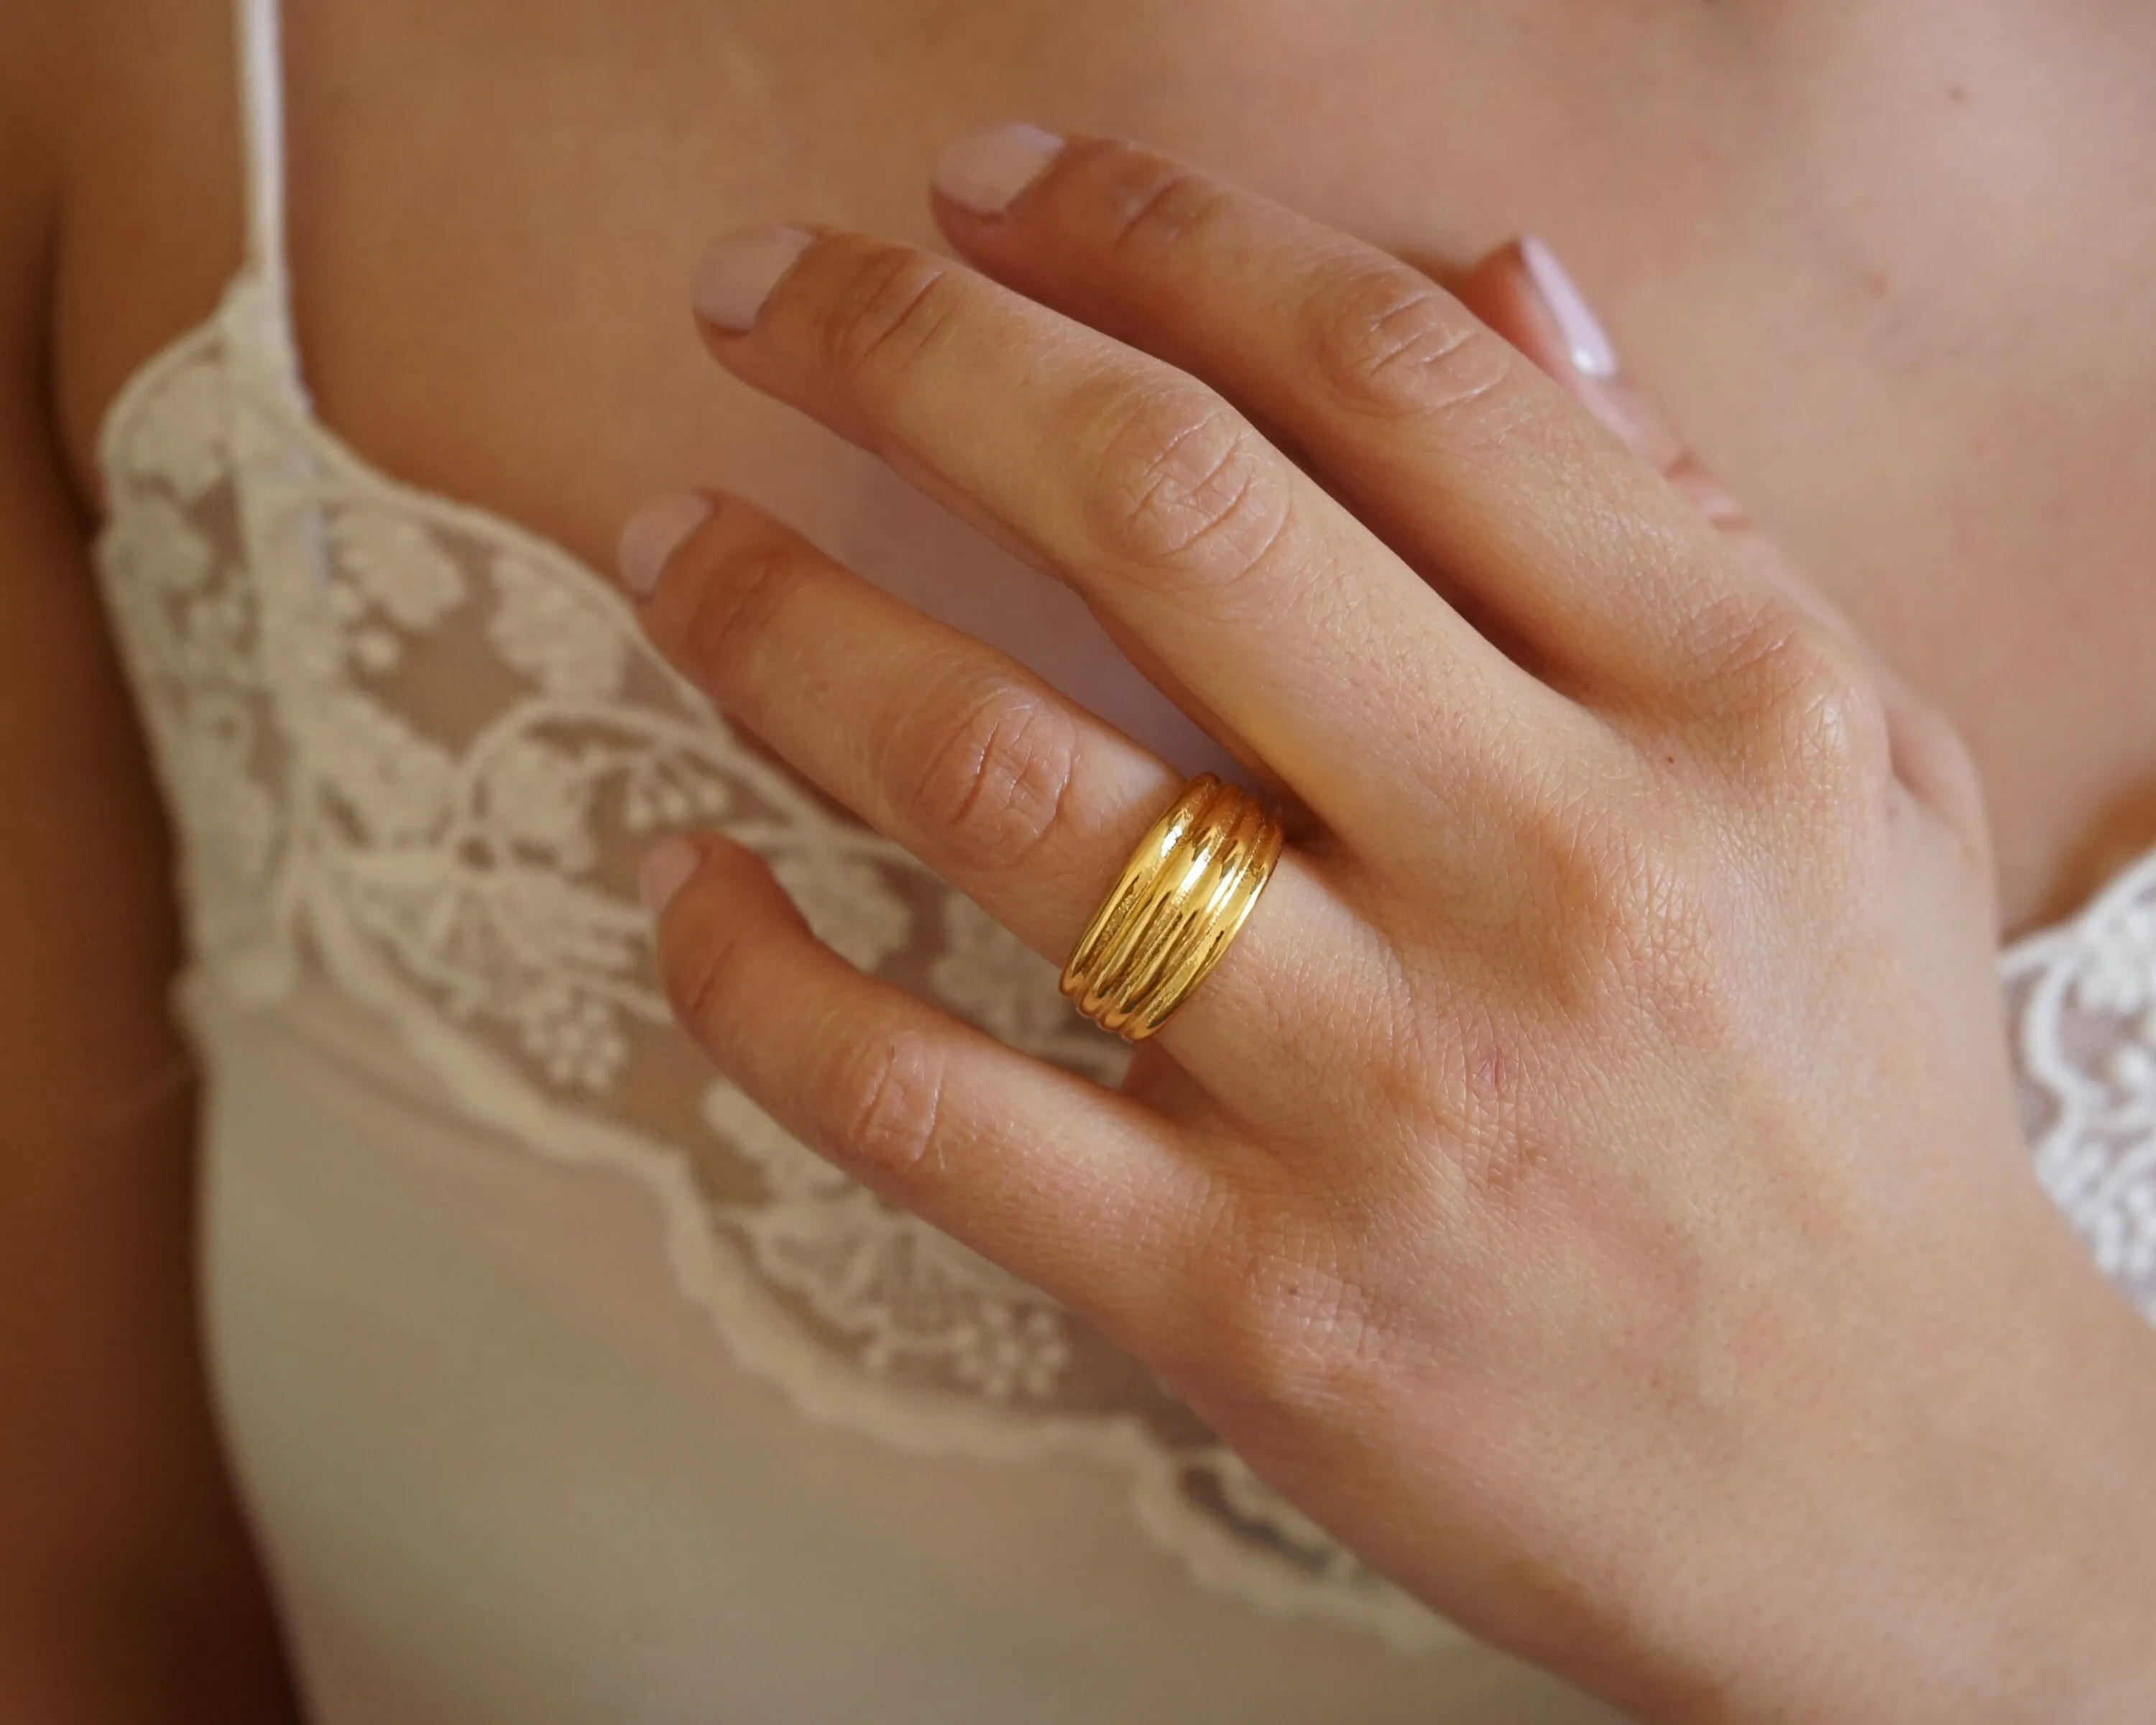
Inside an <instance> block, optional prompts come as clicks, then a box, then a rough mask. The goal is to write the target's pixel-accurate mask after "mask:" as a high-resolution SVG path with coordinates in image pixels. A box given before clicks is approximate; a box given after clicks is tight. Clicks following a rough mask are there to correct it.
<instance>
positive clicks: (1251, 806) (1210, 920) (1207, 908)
mask: <svg viewBox="0 0 2156 1725" xmlns="http://www.w3.org/2000/svg"><path fill="white" fill-rule="evenodd" d="M1284 836H1285V835H1284V834H1282V833H1281V824H1280V823H1279V822H1278V821H1277V820H1276V819H1273V817H1272V816H1271V815H1270V814H1267V813H1266V811H1265V804H1264V803H1260V802H1259V801H1258V799H1257V798H1255V797H1253V796H1251V795H1250V794H1249V793H1247V792H1245V791H1241V790H1239V789H1237V788H1235V786H1234V785H1231V784H1224V783H1222V782H1221V781H1220V780H1219V779H1217V778H1214V776H1213V775H1212V774H1211V773H1199V775H1198V777H1197V778H1193V779H1192V780H1191V781H1190V783H1188V784H1187V785H1185V786H1184V787H1183V794H1182V795H1181V796H1179V797H1178V798H1176V799H1175V802H1174V804H1173V806H1172V807H1171V808H1170V809H1168V813H1167V814H1163V815H1162V816H1161V818H1160V819H1158V820H1157V821H1155V822H1154V823H1153V825H1152V831H1151V832H1149V833H1147V834H1146V835H1145V838H1144V839H1142V841H1141V842H1140V844H1139V845H1138V848H1137V850H1134V851H1132V853H1131V860H1129V861H1128V862H1127V863H1125V864H1124V865H1123V872H1122V874H1121V875H1118V876H1117V877H1116V884H1115V885H1114V886H1111V887H1110V888H1109V889H1108V894H1107V896H1106V897H1105V898H1103V899H1102V900H1101V907H1100V909H1098V910H1096V911H1094V912H1093V920H1092V921H1091V922H1088V923H1087V924H1086V932H1084V933H1083V934H1081V935H1080V936H1079V937H1078V944H1077V945H1076V946H1075V947H1072V948H1071V949H1070V962H1069V963H1066V964H1065V966H1064V967H1063V992H1064V993H1065V994H1067V995H1068V996H1070V999H1072V1000H1073V1001H1075V1003H1076V1004H1077V1007H1078V1009H1079V1011H1081V1012H1082V1013H1084V1014H1086V1017H1087V1018H1089V1019H1092V1020H1093V1022H1094V1023H1095V1024H1098V1025H1100V1026H1101V1029H1105V1030H1113V1031H1114V1032H1115V1033H1116V1034H1117V1035H1118V1036H1121V1037H1122V1038H1123V1039H1124V1040H1126V1041H1129V1042H1142V1041H1144V1040H1145V1039H1146V1038H1147V1037H1148V1036H1150V1035H1152V1033H1153V1032H1154V1031H1156V1030H1158V1029H1159V1028H1160V1027H1161V1026H1162V1025H1163V1024H1166V1023H1167V1022H1168V1015H1169V1014H1171V1013H1173V1011H1174V1010H1175V1009H1176V1008H1178V1006H1180V1005H1182V1004H1183V1002H1184V1001H1186V1000H1188V999H1189V998H1190V995H1191V993H1192V991H1193V989H1195V988H1197V986H1198V985H1199V983H1202V982H1204V980H1205V978H1206V977H1207V976H1208V975H1209V974H1210V973H1211V972H1212V969H1213V967H1214V965H1216V964H1218V963H1219V962H1220V960H1221V957H1222V956H1223V955H1224V953H1225V952H1227V950H1228V946H1229V942H1231V941H1233V940H1234V939H1235V937H1236V935H1237V934H1238V933H1239V932H1241V929H1242V927H1243V924H1244V923H1245V922H1247V921H1248V920H1249V918H1250V907H1251V906H1254V905H1255V904H1256V903H1257V901H1258V895H1259V894H1260V892H1263V891H1265V882H1266V881H1267V880H1270V878H1271V876H1272V872H1273V865H1274V864H1275V863H1276V862H1277V861H1278V860H1280V854H1281V844H1282V842H1283V840H1284Z"/></svg>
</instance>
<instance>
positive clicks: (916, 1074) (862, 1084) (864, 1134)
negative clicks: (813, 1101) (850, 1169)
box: [829, 1031, 945, 1175]
mask: <svg viewBox="0 0 2156 1725" xmlns="http://www.w3.org/2000/svg"><path fill="white" fill-rule="evenodd" d="M944 1078H945V1061H944V1060H943V1057H942V1055H941V1054H940V1053H939V1052H938V1051H937V1049H936V1048H935V1047H934V1045H932V1044H931V1043H930V1042H929V1040H927V1038H926V1037H924V1036H921V1035H919V1034H916V1033H914V1032H911V1031H898V1032H896V1033H893V1034H889V1035H885V1036H880V1037H875V1038H870V1039H866V1040H861V1041H860V1042H858V1043H856V1044H855V1045H854V1046H852V1047H850V1048H849V1049H848V1050H846V1051H845V1053H844V1055H841V1056H840V1059H839V1070H838V1071H837V1073H836V1074H835V1075H834V1080H833V1082H832V1084H831V1086H830V1088H829V1095H831V1096H833V1097H834V1098H835V1099H836V1101H837V1111H836V1116H835V1118H836V1123H837V1129H836V1131H835V1132H834V1137H835V1138H836V1140H837V1143H836V1148H837V1150H838V1152H839V1154H841V1155H842V1156H844V1158H846V1159H847V1161H849V1162H850V1163H855V1164H858V1165H862V1166H865V1167H867V1168H874V1169H876V1170H879V1171H880V1172H883V1173H890V1174H896V1175H904V1174H906V1173H911V1172H912V1171H914V1170H916V1169H919V1168H922V1167H924V1166H934V1167H940V1166H941V1164H942V1147H943V1142H944V1132H945V1127H944V1108H943V1086H944Z"/></svg>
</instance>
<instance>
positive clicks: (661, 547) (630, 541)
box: [615, 491, 711, 599]
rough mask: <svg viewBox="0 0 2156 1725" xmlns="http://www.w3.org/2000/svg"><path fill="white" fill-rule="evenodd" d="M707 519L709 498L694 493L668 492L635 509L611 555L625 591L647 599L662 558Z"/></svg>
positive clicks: (673, 551) (709, 505)
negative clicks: (618, 566)
mask: <svg viewBox="0 0 2156 1725" xmlns="http://www.w3.org/2000/svg"><path fill="white" fill-rule="evenodd" d="M710 519H711V499H710V498H708V497H704V496H700V495H698V494H697V493H696V492H694V491H670V492H668V493H666V494H665V495H664V496H660V497H654V498H653V499H652V500H651V501H649V502H648V503H645V504H644V505H642V506H640V507H639V508H638V510H637V511H636V513H635V514H634V515H632V516H629V520H628V521H626V522H625V523H624V525H623V526H622V530H621V542H620V545H619V547H618V548H617V550H616V552H615V558H616V561H617V562H619V564H620V565H621V578H622V579H623V580H624V582H626V583H628V585H629V591H630V592H631V593H634V594H635V595H636V596H637V598H640V599H648V598H650V597H651V590H652V588H654V587H656V586H658V585H659V575H660V571H661V570H663V569H664V568H665V567H666V559H667V558H669V557H672V556H673V555H674V553H675V550H676V549H677V548H679V547H680V543H681V542H682V541H683V540H684V539H686V538H687V537H688V536H690V534H691V533H693V532H695V531H696V529H697V528H699V527H701V526H703V525H704V523H705V522H706V521H709V520H710Z"/></svg>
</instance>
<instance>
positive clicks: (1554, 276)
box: [1520, 234, 1617, 377]
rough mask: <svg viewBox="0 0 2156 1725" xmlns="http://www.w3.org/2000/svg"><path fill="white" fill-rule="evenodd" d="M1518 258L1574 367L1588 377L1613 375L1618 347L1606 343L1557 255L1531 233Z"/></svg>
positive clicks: (1597, 321)
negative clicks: (1525, 267) (1524, 267)
mask: <svg viewBox="0 0 2156 1725" xmlns="http://www.w3.org/2000/svg"><path fill="white" fill-rule="evenodd" d="M1520 261H1521V262H1522V263H1523V264H1526V265H1527V275H1528V279H1529V280H1532V282H1533V283H1534V285H1535V291H1536V292H1537V293H1538V294H1540V295H1542V296H1543V305H1546V306H1548V308H1549V315H1550V316H1551V318H1552V319H1553V321H1555V323H1556V324H1557V328H1558V334H1559V335H1560V336H1563V337H1564V345H1565V347H1566V349H1567V351H1568V352H1570V354H1571V355H1572V363H1573V367H1575V368H1576V369H1577V370H1578V371H1579V372H1583V373H1584V375H1586V376H1588V377H1615V376H1616V375H1617V350H1616V349H1615V348H1614V347H1611V346H1610V345H1609V332H1608V331H1605V330H1604V328H1603V327H1602V320H1601V319H1600V318H1599V317H1597V316H1595V315H1594V307H1592V306H1591V305H1589V304H1588V303H1587V296H1586V295H1584V294H1583V293H1581V292H1580V290H1579V285H1578V283H1576V282H1575V281H1573V279H1572V277H1571V276H1570V275H1567V274H1566V273H1565V268H1564V265H1563V264H1560V263H1558V260H1557V254H1556V253H1555V252H1553V251H1552V250H1551V249H1549V248H1548V246H1546V245H1544V244H1543V243H1542V241H1540V240H1539V239H1536V238H1535V237H1534V235H1533V234H1528V235H1527V237H1526V238H1525V239H1522V240H1521V242H1520Z"/></svg>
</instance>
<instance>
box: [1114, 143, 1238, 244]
mask: <svg viewBox="0 0 2156 1725" xmlns="http://www.w3.org/2000/svg"><path fill="white" fill-rule="evenodd" d="M1104 165H1105V167H1106V183H1105V184H1104V185H1103V186H1102V187H1101V194H1102V195H1101V207H1102V208H1103V209H1104V211H1105V216H1106V223H1107V241H1108V244H1107V249H1108V250H1109V252H1110V253H1111V254H1124V255H1126V256H1133V257H1142V256H1145V255H1147V254H1150V255H1153V256H1158V254H1161V253H1163V252H1170V251H1173V250H1176V249H1179V248H1182V247H1185V246H1187V245H1188V244H1189V243H1190V241H1191V240H1192V239H1193V237H1195V236H1197V235H1199V234H1201V233H1202V232H1203V231H1204V229H1205V228H1208V227H1209V225H1210V224H1211V223H1212V222H1213V220H1214V218H1216V217H1217V216H1218V215H1219V213H1221V212H1222V211H1224V209H1225V208H1227V207H1228V203H1229V195H1230V194H1229V192H1228V189H1227V188H1226V187H1224V186H1222V185H1221V184H1219V182H1217V181H1214V180H1209V179H1208V178H1207V177H1205V176H1204V175H1203V174H1200V173H1197V172H1193V171H1192V170H1191V169H1189V168H1187V167H1182V166H1180V165H1178V163H1175V162H1166V161H1163V160H1162V159H1161V158H1160V157H1157V156H1148V155H1147V154H1145V153H1144V152H1142V151H1135V150H1130V149H1127V148H1121V147H1117V148H1115V149H1114V151H1113V153H1112V155H1111V156H1110V157H1106V158H1105V162H1104Z"/></svg>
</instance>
